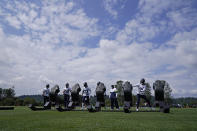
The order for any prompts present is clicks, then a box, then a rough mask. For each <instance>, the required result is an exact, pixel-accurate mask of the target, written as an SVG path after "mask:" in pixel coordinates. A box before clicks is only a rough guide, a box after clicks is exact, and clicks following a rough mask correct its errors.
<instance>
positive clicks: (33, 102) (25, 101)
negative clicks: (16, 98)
mask: <svg viewBox="0 0 197 131" xmlns="http://www.w3.org/2000/svg"><path fill="white" fill-rule="evenodd" d="M29 104H32V105H36V101H35V99H33V98H29V97H26V98H25V99H24V105H29Z"/></svg>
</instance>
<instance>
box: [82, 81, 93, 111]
mask: <svg viewBox="0 0 197 131" xmlns="http://www.w3.org/2000/svg"><path fill="white" fill-rule="evenodd" d="M90 94H91V89H90V88H89V87H88V84H87V82H85V83H84V87H83V90H82V107H81V109H82V110H83V109H84V106H87V105H89V104H90V102H89V99H90Z"/></svg>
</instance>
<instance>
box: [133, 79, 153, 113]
mask: <svg viewBox="0 0 197 131" xmlns="http://www.w3.org/2000/svg"><path fill="white" fill-rule="evenodd" d="M133 87H138V93H137V104H136V106H137V107H136V111H138V110H139V104H140V98H143V99H144V100H145V101H146V102H147V103H148V106H149V107H151V105H150V101H149V100H148V99H147V98H146V96H145V91H146V83H145V79H144V78H143V79H141V80H140V84H137V85H135V86H133Z"/></svg>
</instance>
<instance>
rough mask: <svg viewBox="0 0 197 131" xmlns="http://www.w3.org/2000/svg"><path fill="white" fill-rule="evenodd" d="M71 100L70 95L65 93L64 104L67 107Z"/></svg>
mask: <svg viewBox="0 0 197 131" xmlns="http://www.w3.org/2000/svg"><path fill="white" fill-rule="evenodd" d="M69 100H70V95H64V106H65V107H66V108H67V107H68V104H69Z"/></svg>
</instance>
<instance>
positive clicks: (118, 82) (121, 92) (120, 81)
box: [115, 80, 124, 106]
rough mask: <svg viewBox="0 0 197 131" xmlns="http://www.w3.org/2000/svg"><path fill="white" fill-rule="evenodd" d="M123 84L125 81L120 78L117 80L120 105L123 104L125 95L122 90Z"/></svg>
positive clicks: (116, 86)
mask: <svg viewBox="0 0 197 131" xmlns="http://www.w3.org/2000/svg"><path fill="white" fill-rule="evenodd" d="M122 85H123V81H122V80H119V81H117V82H116V85H115V88H116V89H117V91H118V92H117V94H118V95H117V99H118V104H119V105H120V106H122V105H123V99H124V98H123V97H124V93H123V90H122Z"/></svg>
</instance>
